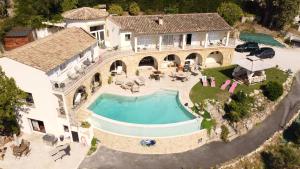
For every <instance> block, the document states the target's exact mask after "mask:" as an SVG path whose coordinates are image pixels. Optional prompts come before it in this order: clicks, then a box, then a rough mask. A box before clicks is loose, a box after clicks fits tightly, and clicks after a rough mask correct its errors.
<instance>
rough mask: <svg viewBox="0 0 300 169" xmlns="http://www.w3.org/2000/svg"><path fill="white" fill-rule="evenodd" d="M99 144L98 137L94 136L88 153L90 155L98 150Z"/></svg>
mask: <svg viewBox="0 0 300 169" xmlns="http://www.w3.org/2000/svg"><path fill="white" fill-rule="evenodd" d="M97 145H98V139H97V138H95V137H94V138H93V139H92V141H91V147H90V149H89V151H88V153H87V154H88V155H91V154H93V153H94V152H95V151H96V150H97Z"/></svg>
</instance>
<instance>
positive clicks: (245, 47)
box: [235, 42, 259, 52]
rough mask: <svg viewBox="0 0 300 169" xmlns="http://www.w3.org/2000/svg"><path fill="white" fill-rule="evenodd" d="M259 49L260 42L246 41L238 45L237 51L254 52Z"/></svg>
mask: <svg viewBox="0 0 300 169" xmlns="http://www.w3.org/2000/svg"><path fill="white" fill-rule="evenodd" d="M258 49H259V46H258V43H256V42H246V43H244V44H241V45H237V46H236V48H235V51H237V52H252V51H256V50H258Z"/></svg>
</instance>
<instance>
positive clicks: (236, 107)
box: [225, 91, 254, 122]
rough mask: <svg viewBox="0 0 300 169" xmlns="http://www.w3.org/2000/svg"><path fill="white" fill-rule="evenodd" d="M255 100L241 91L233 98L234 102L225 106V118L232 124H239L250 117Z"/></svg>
mask: <svg viewBox="0 0 300 169" xmlns="http://www.w3.org/2000/svg"><path fill="white" fill-rule="evenodd" d="M253 101H254V100H253V98H252V97H249V96H247V95H246V94H245V93H244V92H243V91H240V92H238V93H236V94H234V95H233V96H232V101H231V102H230V103H229V104H225V112H226V115H225V117H226V118H227V119H228V120H229V121H231V122H238V121H240V120H241V119H243V118H245V117H248V116H249V113H250V108H251V104H252V103H253Z"/></svg>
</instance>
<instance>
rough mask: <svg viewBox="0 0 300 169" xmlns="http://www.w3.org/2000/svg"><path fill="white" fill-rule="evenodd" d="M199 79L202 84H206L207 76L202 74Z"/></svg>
mask: <svg viewBox="0 0 300 169" xmlns="http://www.w3.org/2000/svg"><path fill="white" fill-rule="evenodd" d="M201 81H202V85H203V86H207V76H202V77H201Z"/></svg>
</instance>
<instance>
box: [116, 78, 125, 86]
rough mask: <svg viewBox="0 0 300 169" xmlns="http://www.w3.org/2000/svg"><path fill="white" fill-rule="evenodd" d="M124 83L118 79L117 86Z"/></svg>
mask: <svg viewBox="0 0 300 169" xmlns="http://www.w3.org/2000/svg"><path fill="white" fill-rule="evenodd" d="M123 83H124V82H123V81H121V80H119V79H117V80H116V82H115V84H116V85H122V84H123Z"/></svg>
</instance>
